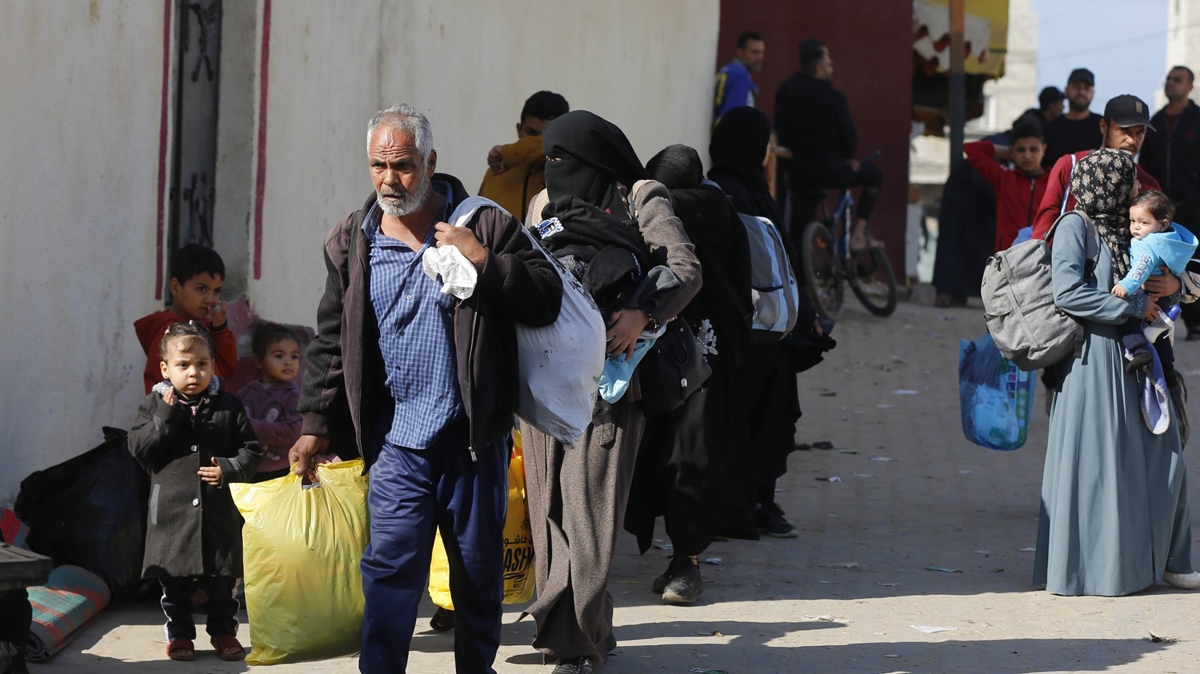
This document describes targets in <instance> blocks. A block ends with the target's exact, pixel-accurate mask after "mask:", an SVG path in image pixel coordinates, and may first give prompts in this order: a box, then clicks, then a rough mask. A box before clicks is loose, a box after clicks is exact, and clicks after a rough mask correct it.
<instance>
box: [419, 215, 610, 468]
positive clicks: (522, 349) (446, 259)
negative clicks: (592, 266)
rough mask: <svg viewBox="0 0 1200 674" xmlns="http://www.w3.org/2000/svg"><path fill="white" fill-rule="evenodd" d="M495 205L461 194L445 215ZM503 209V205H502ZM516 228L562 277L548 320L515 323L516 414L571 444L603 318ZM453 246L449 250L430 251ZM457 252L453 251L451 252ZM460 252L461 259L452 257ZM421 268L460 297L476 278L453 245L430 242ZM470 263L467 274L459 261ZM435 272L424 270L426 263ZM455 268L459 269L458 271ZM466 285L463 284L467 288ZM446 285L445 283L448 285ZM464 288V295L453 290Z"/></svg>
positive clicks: (590, 384)
mask: <svg viewBox="0 0 1200 674" xmlns="http://www.w3.org/2000/svg"><path fill="white" fill-rule="evenodd" d="M484 207H489V208H498V209H500V210H502V211H504V208H503V207H501V206H500V205H499V204H497V203H496V202H494V201H492V200H490V199H485V198H483V197H470V198H468V199H465V200H463V202H462V203H461V204H459V205H458V207H457V208H455V209H454V212H453V213H452V214H451V215H450V222H451V224H453V225H454V226H455V227H464V226H466V224H467V223H468V222H470V221H471V218H472V217H474V215H475V212H476V211H478V210H479V209H480V208H484ZM504 212H505V213H508V211H504ZM521 231H522V232H523V233H524V235H525V236H526V237H527V238H528V239H529V243H530V244H531V245H532V246H533V247H534V249H536V250H538V251H540V252H541V253H542V255H544V256H545V257H546V259H547V260H549V261H550V263H551V264H553V265H554V269H555V270H556V271H558V276H559V278H560V279H562V286H563V298H562V308H561V309H559V312H558V319H557V320H555V321H554V323H552V324H550V325H547V326H543V327H539V328H535V327H530V326H528V325H522V324H521V323H516V324H515V325H516V333H517V368H518V369H517V371H518V373H519V375H518V376H519V377H520V396H519V398H518V401H517V416H519V417H521V418H522V419H524V420H525V421H527V422H529V424H530V425H532V426H533V427H534V428H536V429H538V430H539V431H542V432H543V433H546V434H547V435H550V436H552V437H553V438H554V439H556V440H558V441H559V442H561V443H563V444H564V445H573V444H575V443H576V442H577V441H578V440H579V438H580V437H581V436H582V435H583V432H584V431H585V430H587V427H588V424H590V423H591V422H592V408H593V407H594V406H595V404H596V396H597V395H599V388H598V386H597V382H598V381H599V380H600V374H601V373H602V372H603V371H604V352H605V347H606V341H605V337H604V335H605V332H607V329H606V328H605V326H604V319H603V318H602V317H601V316H600V309H599V308H598V307H597V306H596V302H595V301H593V300H592V296H591V295H589V294H588V291H587V290H586V289H584V287H583V284H582V283H580V282H579V280H578V279H576V278H575V276H574V274H572V273H571V272H569V271H567V269H566V268H565V267H563V266H562V264H561V263H560V262H559V261H558V258H556V257H554V255H553V254H552V253H550V252H549V251H547V250H546V249H545V248H542V245H541V244H540V243H539V242H538V240H537V239H536V238H535V237H534V236H533V235H532V234H530V233H529V230H527V229H525V228H524V227H522V228H521ZM446 250H449V251H453V252H451V253H450V254H449V255H447V254H445V253H439V254H437V255H435V256H431V255H430V254H431V253H434V252H435V251H446ZM455 256H457V257H455ZM459 258H461V262H458V261H457V260H458V259H459ZM421 262H422V264H423V265H424V268H425V273H426V274H429V276H430V278H434V279H436V278H437V277H438V276H437V274H440V275H441V278H442V283H443V287H442V292H449V293H450V294H453V295H454V296H455V297H458V298H459V299H466V298H468V297H470V296H471V294H472V292H474V289H475V284H476V283H477V282H478V273H477V272H476V270H475V265H473V264H471V263H470V261H469V260H467V259H466V257H464V256H463V254H462V253H461V252H459V250H458V249H457V248H455V247H454V246H444V247H442V248H436V249H435V248H430V249H429V250H426V251H425V256H424V257H423V258H422V260H421ZM464 264H465V265H466V266H467V267H469V268H470V277H471V278H470V280H469V282H468V281H467V279H466V272H465V271H464V270H461V269H459V268H460V267H461V266H462V265H464ZM431 268H432V269H434V270H435V273H430V269H431ZM459 274H462V275H461V276H460V275H459ZM467 286H469V288H467ZM448 288H449V289H448ZM462 291H465V293H466V294H465V295H460V294H459V292H462Z"/></svg>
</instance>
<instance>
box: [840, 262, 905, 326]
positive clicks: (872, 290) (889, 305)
mask: <svg viewBox="0 0 1200 674" xmlns="http://www.w3.org/2000/svg"><path fill="white" fill-rule="evenodd" d="M846 280H847V281H848V282H849V283H850V289H851V290H853V291H854V295H855V296H856V297H858V301H860V302H862V303H863V306H864V307H866V308H867V311H870V312H871V313H873V314H875V315H876V316H891V315H892V312H893V311H895V310H896V276H895V274H893V273H892V265H891V263H889V262H888V259H887V254H885V253H884V252H883V249H882V248H871V249H870V250H863V251H859V252H857V253H852V254H851V255H850V269H849V270H847V274H846Z"/></svg>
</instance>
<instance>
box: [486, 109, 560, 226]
mask: <svg viewBox="0 0 1200 674" xmlns="http://www.w3.org/2000/svg"><path fill="white" fill-rule="evenodd" d="M570 110H571V108H570V106H568V105H567V99H565V98H563V97H562V96H561V95H560V94H556V93H554V92H552V91H539V92H537V93H536V94H534V95H532V96H530V97H529V99H528V100H526V101H525V107H523V108H521V121H520V122H518V123H517V142H515V143H509V144H508V145H497V146H495V147H493V148H492V149H491V151H490V152H488V158H487V162H488V171H487V173H485V174H483V184H482V185H480V186H479V196H481V197H487V198H488V199H491V200H492V201H494V202H496V203H498V204H500V205H501V206H503V207H504V209H505V210H507V211H508V212H509V213H512V214H513V216H514V217H517V218H519V219H520V220H521V221H522V222H524V221H525V210H526V209H527V208H528V207H529V201H530V200H531V199H533V197H534V195H535V194H537V193H538V192H541V191H542V188H544V187H545V186H546V179H545V176H544V174H543V170H544V169H545V166H546V153H545V151H543V150H542V127H544V126H546V124H547V123H549V122H550V120H552V119H554V118H556V117H559V116H560V115H565V114H566V113H568V112H570Z"/></svg>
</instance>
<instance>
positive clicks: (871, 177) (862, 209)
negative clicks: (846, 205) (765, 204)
mask: <svg viewBox="0 0 1200 674" xmlns="http://www.w3.org/2000/svg"><path fill="white" fill-rule="evenodd" d="M793 164H794V161H793ZM794 170H795V167H793V171H794ZM882 183H883V171H881V170H879V167H878V166H876V165H874V164H860V165H859V167H858V170H857V171H856V170H854V169H853V168H852V167H850V166H849V165H847V164H841V165H839V166H838V167H837V168H835V169H831V170H829V171H825V172H822V173H819V174H817V173H813V172H811V171H810V172H804V173H795V172H793V173H792V177H791V198H792V221H791V223H790V224H791V232H792V237H793V239H792V240H793V241H795V240H796V237H799V236H800V235H802V234H803V233H804V228H805V226H807V225H808V223H810V222H812V221H813V220H815V219H816V216H817V204H818V203H819V202H818V201H815V200H813V198H812V197H811V196H808V194H809V193H811V192H812V190H814V189H818V188H835V187H842V188H849V187H862V192H860V193H859V195H858V203H857V211H858V217H860V218H862V219H864V220H870V219H871V214H872V213H874V212H875V203H876V202H877V201H878V200H879V188H880V186H881V185H882Z"/></svg>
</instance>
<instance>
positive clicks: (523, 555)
mask: <svg viewBox="0 0 1200 674" xmlns="http://www.w3.org/2000/svg"><path fill="white" fill-rule="evenodd" d="M533 585H534V581H533V532H532V531H531V530H530V528H529V512H528V510H527V509H526V507H525V459H524V455H523V454H522V452H521V432H520V431H517V430H514V431H513V455H512V458H511V459H510V460H509V462H508V511H507V514H506V515H505V518H504V603H505V604H523V603H525V602H527V601H529V600H530V599H533ZM429 598H430V599H432V600H433V603H435V604H437V605H438V606H441V607H442V608H444V609H447V610H450V611H453V610H454V602H453V600H451V598H450V561H449V560H448V559H447V558H446V548H445V547H444V546H443V545H442V534H441V532H440V531H439V532H438V533H437V535H436V536H435V537H434V541H433V560H432V561H431V562H430V564H429Z"/></svg>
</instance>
